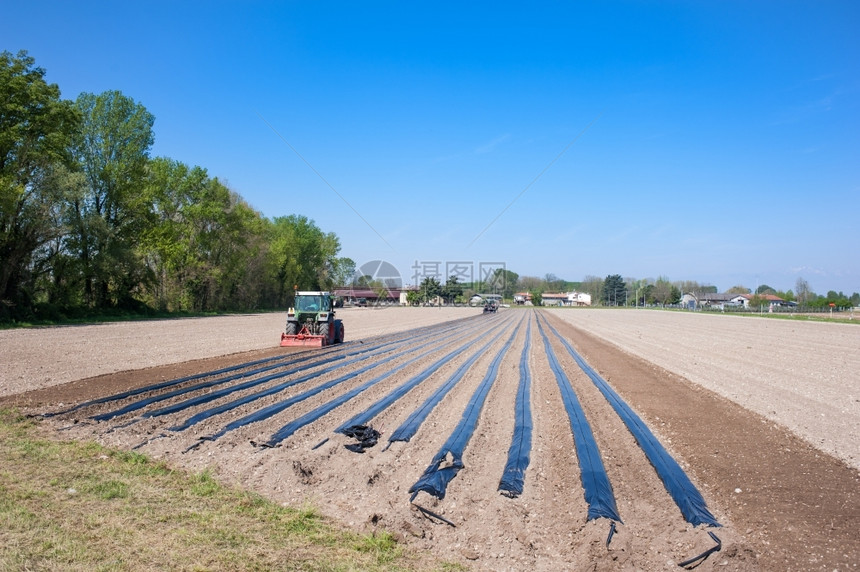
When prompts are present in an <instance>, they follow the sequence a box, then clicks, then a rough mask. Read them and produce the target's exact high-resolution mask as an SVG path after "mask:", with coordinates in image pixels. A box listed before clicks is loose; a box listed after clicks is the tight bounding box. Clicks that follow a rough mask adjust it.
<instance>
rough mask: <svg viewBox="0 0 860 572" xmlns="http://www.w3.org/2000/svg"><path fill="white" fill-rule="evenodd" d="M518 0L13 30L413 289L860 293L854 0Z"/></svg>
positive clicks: (275, 209) (165, 9)
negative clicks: (479, 284)
mask: <svg viewBox="0 0 860 572" xmlns="http://www.w3.org/2000/svg"><path fill="white" fill-rule="evenodd" d="M522 6H524V5H523V4H521V3H504V2H501V3H500V2H493V3H490V2H482V3H475V4H470V5H467V6H462V5H459V4H438V3H427V4H418V3H394V2H392V3H358V2H343V3H340V2H335V3H321V2H302V3H295V2H247V3H238V2H235V3H231V2H145V3H131V2H39V1H29V2H5V3H4V9H3V25H2V33H0V49H2V50H8V51H12V52H17V51H18V50H20V49H25V50H27V51H28V52H29V53H30V55H31V56H33V57H34V58H35V59H36V62H37V64H38V65H40V66H41V67H43V68H44V69H45V70H46V71H47V79H48V81H50V82H53V83H57V84H58V85H59V86H60V88H61V90H62V93H63V97H65V98H69V99H74V98H75V97H77V95H78V94H79V93H81V92H92V93H100V92H102V91H106V90H113V89H116V90H120V91H122V92H123V93H124V94H125V95H127V96H130V97H132V98H134V99H135V100H136V101H138V102H140V103H142V104H143V105H144V106H145V107H146V108H147V109H148V110H149V111H150V112H151V113H152V114H153V115H155V118H156V122H155V145H154V147H153V149H152V154H153V155H154V156H167V157H170V158H172V159H176V160H179V161H182V162H185V163H188V164H190V165H199V166H201V167H204V168H206V169H207V170H208V171H209V173H210V174H211V175H213V176H217V177H219V178H220V179H222V180H224V181H225V182H226V183H227V184H228V185H229V186H230V187H231V188H233V189H234V190H235V191H237V192H238V193H239V194H240V195H242V196H243V197H244V198H245V199H246V200H247V201H248V202H249V203H250V204H251V205H252V206H253V207H254V208H256V209H258V210H259V211H260V212H262V213H263V214H264V215H265V216H268V217H276V216H282V215H288V214H293V213H297V214H303V215H306V216H308V217H309V218H311V219H313V220H314V221H315V222H316V223H317V225H318V226H320V228H322V229H323V230H325V231H327V232H328V231H331V232H335V233H336V234H337V235H338V236H339V237H340V239H341V243H342V251H341V254H342V255H343V256H349V257H350V258H352V259H353V260H355V261H356V263H357V264H358V265H362V264H363V263H365V262H367V261H371V260H377V259H381V260H386V261H389V262H391V263H392V264H394V266H396V267H397V268H398V269H399V270H400V272H401V274H402V275H403V278H404V281H405V282H407V283H409V282H411V279H412V277H413V276H414V275H415V274H416V270H415V268H414V267H415V263H416V262H418V263H419V264H418V267H419V268H418V269H417V272H418V273H424V272H426V271H429V268H431V267H432V265H431V264H428V263H433V262H438V263H439V269H440V271H442V272H443V273H444V271H445V269H446V267H447V266H449V265H451V264H453V263H456V262H465V263H467V264H471V267H472V272H473V273H474V274H475V275H476V276H475V277H476V278H477V274H478V272H479V268H480V267H482V266H481V265H482V264H484V265H485V264H486V263H490V262H503V263H504V264H505V265H506V267H507V268H508V269H510V270H513V271H514V272H517V273H518V274H520V275H530V276H543V275H545V274H547V273H553V274H556V275H557V276H559V277H562V278H565V279H568V280H581V279H582V278H583V277H585V276H586V275H595V276H601V277H603V276H606V275H608V274H621V275H622V276H625V277H633V278H646V277H650V278H657V277H659V276H666V277H668V278H669V279H670V280H696V281H699V282H702V283H709V284H713V285H716V286H717V287H718V288H719V289H720V290H726V289H728V288H730V287H731V286H734V285H736V284H742V285H744V286H746V287H748V288H755V287H756V285H758V284H763V283H766V284H769V285H770V286H772V287H774V288H777V289H789V288H792V289H793V288H794V285H795V282H796V279H797V278H798V277H799V276H800V277H803V278H804V279H806V280H807V281H808V282H809V284H810V285H811V287H812V289H813V290H814V291H816V292H818V293H821V294H824V293H826V292H827V291H828V290H837V291H838V290H842V291H844V292H845V293H846V294H850V293H852V292H855V291H856V292H860V253H858V245H860V230H858V229H860V224H858V223H860V200H858V199H860V63H858V62H860V34H858V33H857V26H858V23H860V3H858V2H853V1H847V2H830V1H826V0H825V1H821V2H785V1H779V2H766V1H763V2H740V1H738V2H732V1H727V2H693V1H690V2H644V1H643V2H600V3H597V2H594V3H584V2H581V3H547V4H541V5H539V6H537V7H529V8H528V9H524V8H522ZM291 146H292V148H294V149H295V151H296V152H298V154H297V153H296V152H294V151H293V150H292V149H291ZM299 154H300V155H301V157H300V156H299ZM506 207H509V208H507V210H505V209H506ZM499 215H501V216H499Z"/></svg>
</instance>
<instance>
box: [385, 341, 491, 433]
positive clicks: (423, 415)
mask: <svg viewBox="0 0 860 572" xmlns="http://www.w3.org/2000/svg"><path fill="white" fill-rule="evenodd" d="M501 335H502V332H499V333H498V334H496V336H495V337H494V338H492V339H491V340H490V341H489V342H487V343H486V344H485V345H484V346H482V347H481V348H479V349H478V351H476V352H475V353H474V354H473V355H472V357H470V358H469V359H468V360H466V361H465V362H464V363H463V365H461V366H460V367H459V368H457V371H455V372H454V373H453V374H451V377H449V378H448V381H446V382H445V383H443V384H442V385H441V386H439V388H438V389H436V391H434V392H433V394H432V395H430V397H428V398H427V399H426V400H425V401H424V403H423V404H421V406H420V407H419V408H418V409H416V410H415V411H414V412H413V413H412V414H411V415H410V416H409V417H408V418H407V419H406V421H404V422H403V423H401V425H400V427H398V428H397V429H395V430H394V431H392V433H391V436H390V437H388V441H389V442H394V441H409V440H410V439H411V438H412V437H413V436H414V435H415V433H416V432H417V431H418V428H419V427H420V426H421V424H422V423H424V420H425V419H427V416H428V415H430V412H431V411H433V409H434V408H435V407H436V406H437V405H438V404H439V402H440V401H442V399H443V398H444V397H445V396H446V395H448V392H450V391H451V389H453V388H454V386H455V385H456V384H457V382H459V381H460V380H461V379H462V378H463V376H464V375H465V374H466V372H467V371H468V370H469V369H470V368H471V367H472V366H473V365H474V364H475V362H476V361H478V358H480V357H481V356H482V355H483V354H484V352H485V351H487V348H489V347H490V346H491V345H493V344H494V343H495V342H496V340H498V339H499V337H501Z"/></svg>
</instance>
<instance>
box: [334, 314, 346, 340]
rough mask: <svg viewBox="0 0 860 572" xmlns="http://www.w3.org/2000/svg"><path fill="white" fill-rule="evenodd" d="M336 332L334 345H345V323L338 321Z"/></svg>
mask: <svg viewBox="0 0 860 572" xmlns="http://www.w3.org/2000/svg"><path fill="white" fill-rule="evenodd" d="M334 327H335V330H334V343H336V344H342V343H343V334H344V331H343V322H341V321H340V320H337V321H336V322H335V326H334Z"/></svg>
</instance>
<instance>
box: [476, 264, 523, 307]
mask: <svg viewBox="0 0 860 572" xmlns="http://www.w3.org/2000/svg"><path fill="white" fill-rule="evenodd" d="M519 277H520V275H519V274H517V273H516V272H513V271H511V270H508V269H506V268H496V269H495V270H494V271H493V273H492V274H491V275H490V276H489V277H488V278H487V281H486V282H485V283H484V289H485V292H484V293H485V294H501V296H502V298H508V299H510V298H513V297H514V293H515V292H516V288H517V280H518V279H519Z"/></svg>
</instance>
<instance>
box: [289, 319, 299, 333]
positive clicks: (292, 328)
mask: <svg viewBox="0 0 860 572" xmlns="http://www.w3.org/2000/svg"><path fill="white" fill-rule="evenodd" d="M297 333H299V323H298V322H287V335H288V336H295V335H296V334H297Z"/></svg>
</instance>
